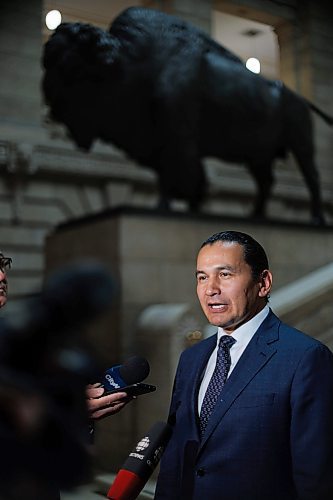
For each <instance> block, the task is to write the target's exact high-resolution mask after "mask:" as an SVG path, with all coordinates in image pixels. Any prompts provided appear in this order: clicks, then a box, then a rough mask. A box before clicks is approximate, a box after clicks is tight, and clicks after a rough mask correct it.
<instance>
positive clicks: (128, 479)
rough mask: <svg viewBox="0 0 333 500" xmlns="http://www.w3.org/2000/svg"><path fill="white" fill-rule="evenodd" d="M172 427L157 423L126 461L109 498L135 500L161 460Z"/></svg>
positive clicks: (112, 499) (114, 482)
mask: <svg viewBox="0 0 333 500" xmlns="http://www.w3.org/2000/svg"><path fill="white" fill-rule="evenodd" d="M171 431H172V427H171V426H170V425H169V424H167V423H165V422H156V423H155V424H154V425H153V427H151V429H150V430H149V431H148V432H147V434H146V435H145V436H144V437H142V438H141V439H140V441H139V442H138V444H137V445H136V446H135V448H134V449H133V450H132V452H131V453H130V454H129V456H128V457H127V459H126V460H125V462H124V464H123V466H122V468H121V469H120V471H119V472H118V474H117V475H116V478H115V480H114V481H113V483H112V485H111V487H110V489H109V491H108V494H107V498H109V499H111V500H135V499H136V498H137V497H138V496H139V494H140V492H141V490H142V489H143V487H144V486H145V484H146V482H147V481H148V479H149V478H150V476H151V474H152V473H153V471H154V469H155V467H156V466H157V464H158V462H159V461H160V459H161V456H162V453H163V452H164V449H165V447H166V445H167V444H168V441H169V439H170V436H171Z"/></svg>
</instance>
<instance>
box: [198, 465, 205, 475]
mask: <svg viewBox="0 0 333 500" xmlns="http://www.w3.org/2000/svg"><path fill="white" fill-rule="evenodd" d="M205 474H206V471H205V469H203V468H202V467H201V468H200V469H198V470H197V476H200V477H201V476H204V475H205Z"/></svg>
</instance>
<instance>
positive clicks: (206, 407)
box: [200, 335, 236, 436]
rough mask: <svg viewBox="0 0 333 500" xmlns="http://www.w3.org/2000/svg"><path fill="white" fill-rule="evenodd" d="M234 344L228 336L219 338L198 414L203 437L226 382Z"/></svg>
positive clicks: (234, 340) (233, 340) (232, 339)
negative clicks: (209, 377) (214, 360)
mask: <svg viewBox="0 0 333 500" xmlns="http://www.w3.org/2000/svg"><path fill="white" fill-rule="evenodd" d="M235 342H236V339H234V338H233V337H231V336H230V335H223V336H222V337H221V338H220V342H219V348H218V351H217V357H216V365H215V369H214V373H213V375H212V378H211V379H210V381H209V384H208V387H207V390H206V394H205V397H204V399H203V402H202V406H201V412H200V434H201V436H203V434H204V432H205V429H206V426H207V423H208V420H209V417H210V414H211V413H212V411H213V409H214V406H215V404H216V401H217V399H218V397H219V394H220V392H221V391H222V388H223V386H224V384H225V381H226V380H227V376H228V373H229V370H230V365H231V358H230V347H231V346H232V345H233V344H234V343H235Z"/></svg>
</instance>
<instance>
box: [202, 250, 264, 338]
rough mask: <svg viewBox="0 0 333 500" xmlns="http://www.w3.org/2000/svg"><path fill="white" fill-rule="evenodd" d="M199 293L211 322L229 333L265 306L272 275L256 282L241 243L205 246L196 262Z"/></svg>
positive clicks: (203, 307)
mask: <svg viewBox="0 0 333 500" xmlns="http://www.w3.org/2000/svg"><path fill="white" fill-rule="evenodd" d="M196 276H197V294H198V298H199V301H200V304H201V307H202V310H203V312H204V313H205V315H206V317H207V319H208V321H209V322H210V323H211V324H212V325H215V326H220V327H222V328H223V329H224V330H225V331H226V332H232V331H233V330H234V329H235V328H237V327H239V326H240V325H242V324H243V323H246V322H247V321H249V320H250V319H251V318H252V317H253V316H255V315H256V314H257V313H258V312H259V311H260V310H261V309H263V307H264V306H265V303H266V300H265V297H266V296H267V295H268V293H269V291H270V289H271V284H272V275H271V273H270V272H269V271H268V270H265V271H264V272H263V273H262V277H260V278H258V280H254V279H253V277H252V272H251V268H250V266H249V265H248V264H247V263H246V262H245V260H244V251H243V247H242V246H241V245H239V244H238V243H229V242H220V241H217V242H215V243H213V244H212V245H206V246H204V247H203V248H202V249H201V250H200V252H199V254H198V259H197V272H196Z"/></svg>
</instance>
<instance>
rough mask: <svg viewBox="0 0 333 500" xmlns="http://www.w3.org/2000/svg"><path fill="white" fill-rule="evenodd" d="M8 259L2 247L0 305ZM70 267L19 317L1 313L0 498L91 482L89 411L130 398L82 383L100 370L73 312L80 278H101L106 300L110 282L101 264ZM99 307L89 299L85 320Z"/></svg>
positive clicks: (104, 412) (106, 409) (110, 409)
mask: <svg viewBox="0 0 333 500" xmlns="http://www.w3.org/2000/svg"><path fill="white" fill-rule="evenodd" d="M11 263H12V259H11V258H10V257H6V256H5V255H4V254H3V253H2V252H0V307H1V308H2V307H4V306H5V305H6V303H7V298H8V279H7V270H8V269H9V268H10V267H11ZM73 269H74V270H73V271H71V270H68V271H66V273H67V274H66V273H65V274H61V273H60V274H59V275H58V277H57V275H56V280H55V283H53V287H52V286H51V287H49V289H46V290H44V291H43V292H42V293H41V295H36V297H32V298H31V300H27V301H24V307H23V308H22V309H20V308H19V309H18V311H19V312H18V314H17V317H14V318H12V315H11V314H9V315H8V316H7V317H6V318H1V323H0V360H1V361H0V446H1V449H2V452H3V455H4V462H3V465H2V467H1V469H0V500H19V499H20V498H22V496H24V498H25V499H26V500H46V499H47V500H59V498H60V493H59V489H66V490H67V489H72V488H73V487H75V486H78V485H80V484H82V483H83V482H87V481H89V479H91V473H92V468H91V465H92V458H93V454H92V451H91V450H90V448H91V447H90V446H89V444H90V443H89V439H88V417H89V419H94V420H95V419H99V418H103V417H106V416H108V415H111V414H114V413H117V412H118V411H120V409H121V408H123V407H124V406H125V405H126V404H127V402H129V401H130V400H131V399H132V398H130V397H128V396H127V394H126V393H115V394H112V395H111V394H110V395H107V396H103V392H104V390H103V388H102V387H100V384H94V385H88V386H86V385H85V384H86V382H85V380H87V377H90V375H89V374H90V373H97V372H98V370H97V372H96V365H95V362H94V360H93V359H92V358H90V355H89V352H88V350H87V346H86V345H85V342H84V340H83V334H82V332H81V324H82V323H83V324H84V323H85V322H86V320H85V318H84V317H82V318H81V315H80V316H79V314H78V312H79V311H81V310H82V306H80V304H81V301H82V300H83V301H85V294H84V293H83V294H82V296H81V295H80V290H81V289H82V286H81V281H82V280H83V281H87V280H86V278H85V277H86V275H87V276H91V277H92V278H95V281H94V280H92V282H93V283H95V286H98V284H101V285H102V286H103V285H104V286H105V287H106V289H105V290H103V291H102V292H101V290H99V291H100V294H101V293H102V296H103V294H104V296H105V299H102V301H103V300H107V301H108V297H109V292H108V288H110V286H111V285H110V283H109V278H108V276H107V275H105V276H104V275H103V271H102V270H99V269H96V270H95V268H91V269H90V270H89V269H85V268H83V269H81V270H75V268H73ZM85 273H88V274H85ZM59 276H60V278H59ZM66 276H67V277H66ZM92 286H93V285H92ZM71 288H72V290H71ZM92 293H93V292H92ZM59 294H60V295H59ZM61 295H62V296H61ZM58 300H59V302H58V303H57V304H55V303H56V302H57V301H58ZM54 305H55V308H54V307H53V306H54ZM59 307H60V309H59ZM100 307H102V308H104V307H106V306H105V305H103V304H102V306H99V305H97V306H96V304H91V313H90V314H89V313H88V314H89V318H88V319H90V315H91V317H94V316H95V315H96V314H97V313H98V309H99V308H100ZM96 308H97V309H96ZM84 309H85V308H84ZM83 316H84V315H83ZM52 318H54V321H53V320H52ZM2 320H4V321H2ZM8 320H9V321H8ZM11 320H13V321H11ZM35 327H36V328H35ZM85 394H86V398H87V399H85V397H84V395H85ZM87 409H88V411H87ZM90 421H91V420H90Z"/></svg>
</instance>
